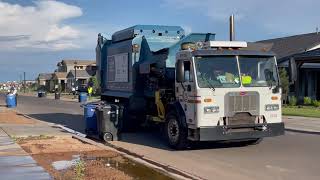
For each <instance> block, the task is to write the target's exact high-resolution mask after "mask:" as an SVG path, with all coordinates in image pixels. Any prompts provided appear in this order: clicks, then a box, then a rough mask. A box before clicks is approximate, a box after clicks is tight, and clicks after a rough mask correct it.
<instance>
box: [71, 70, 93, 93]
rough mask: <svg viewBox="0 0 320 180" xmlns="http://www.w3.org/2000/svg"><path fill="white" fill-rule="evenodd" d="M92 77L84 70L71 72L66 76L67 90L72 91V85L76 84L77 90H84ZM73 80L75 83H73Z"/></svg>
mask: <svg viewBox="0 0 320 180" xmlns="http://www.w3.org/2000/svg"><path fill="white" fill-rule="evenodd" d="M93 75H94V74H89V72H88V71H86V70H76V71H75V70H71V71H70V72H69V73H68V75H67V88H68V89H72V87H73V86H74V84H76V85H77V86H78V88H79V89H85V88H86V87H87V85H88V83H89V80H90V78H91V77H92V76H93ZM75 80H76V83H74V82H75Z"/></svg>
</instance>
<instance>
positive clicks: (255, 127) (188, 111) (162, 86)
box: [96, 25, 284, 149]
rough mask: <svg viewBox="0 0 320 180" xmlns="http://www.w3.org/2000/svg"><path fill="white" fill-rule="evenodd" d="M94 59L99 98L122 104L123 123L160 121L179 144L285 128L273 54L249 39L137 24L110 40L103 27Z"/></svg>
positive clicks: (124, 126) (252, 136)
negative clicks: (249, 43) (252, 46)
mask: <svg viewBox="0 0 320 180" xmlns="http://www.w3.org/2000/svg"><path fill="white" fill-rule="evenodd" d="M96 60H97V67H98V73H97V75H98V78H99V80H100V82H101V91H102V95H101V99H102V100H104V101H106V102H107V103H111V104H112V103H113V104H117V105H119V106H120V107H122V108H123V110H122V111H121V112H122V113H123V114H122V115H121V116H119V117H122V118H121V119H119V121H121V123H120V124H121V128H120V129H121V130H130V129H131V130H132V129H135V128H136V127H137V126H141V125H146V124H150V123H152V124H154V125H159V127H164V131H163V133H164V135H165V137H166V138H167V140H168V143H169V145H170V146H171V147H173V148H177V149H182V148H185V147H186V146H187V144H188V142H192V141H233V140H238V141H246V142H251V143H256V142H259V141H260V140H261V139H262V138H263V137H270V136H278V135H282V134H284V124H283V122H282V117H281V88H280V86H279V85H280V84H279V75H278V69H277V62H276V58H275V55H274V54H273V53H271V52H265V51H262V50H248V48H247V43H246V42H239V41H215V34H213V33H191V34H189V35H185V32H184V30H183V29H182V28H181V27H179V26H157V25H137V26H133V27H130V28H127V29H124V30H121V31H118V32H116V33H114V34H113V35H112V38H111V39H110V40H109V39H105V38H104V37H103V36H102V35H100V34H99V35H98V43H97V47H96Z"/></svg>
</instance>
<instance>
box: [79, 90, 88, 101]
mask: <svg viewBox="0 0 320 180" xmlns="http://www.w3.org/2000/svg"><path fill="white" fill-rule="evenodd" d="M87 97H88V95H87V93H84V92H81V93H80V94H79V102H81V103H83V102H87Z"/></svg>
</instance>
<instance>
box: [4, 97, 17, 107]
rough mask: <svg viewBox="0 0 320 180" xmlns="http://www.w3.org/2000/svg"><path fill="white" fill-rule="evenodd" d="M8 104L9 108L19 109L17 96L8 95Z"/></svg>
mask: <svg viewBox="0 0 320 180" xmlns="http://www.w3.org/2000/svg"><path fill="white" fill-rule="evenodd" d="M6 103H7V107H8V108H15V107H17V96H16V95H14V94H8V95H7V97H6Z"/></svg>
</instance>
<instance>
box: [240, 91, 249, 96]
mask: <svg viewBox="0 0 320 180" xmlns="http://www.w3.org/2000/svg"><path fill="white" fill-rule="evenodd" d="M239 94H240V96H245V95H247V92H244V91H242V92H240V93H239Z"/></svg>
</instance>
